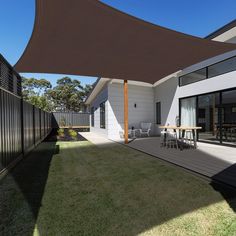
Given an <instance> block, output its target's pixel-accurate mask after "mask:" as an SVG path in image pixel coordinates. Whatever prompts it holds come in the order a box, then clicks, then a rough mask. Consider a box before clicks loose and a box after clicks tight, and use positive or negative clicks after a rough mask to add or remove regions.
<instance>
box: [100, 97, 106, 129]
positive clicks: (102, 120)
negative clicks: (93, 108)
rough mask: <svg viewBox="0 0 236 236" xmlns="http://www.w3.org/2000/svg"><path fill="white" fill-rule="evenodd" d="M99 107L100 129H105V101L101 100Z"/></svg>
mask: <svg viewBox="0 0 236 236" xmlns="http://www.w3.org/2000/svg"><path fill="white" fill-rule="evenodd" d="M99 108H100V129H106V104H105V101H104V102H101V103H100V105H99Z"/></svg>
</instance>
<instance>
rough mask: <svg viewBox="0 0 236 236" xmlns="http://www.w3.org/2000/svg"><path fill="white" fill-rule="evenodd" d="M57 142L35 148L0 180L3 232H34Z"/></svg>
mask: <svg viewBox="0 0 236 236" xmlns="http://www.w3.org/2000/svg"><path fill="white" fill-rule="evenodd" d="M58 151H59V146H58V145H56V143H55V142H54V143H53V142H51V143H43V144H40V145H39V146H38V147H36V148H35V150H33V151H32V152H31V153H30V154H29V155H28V156H27V157H26V158H25V159H24V160H22V161H21V162H20V163H19V164H18V165H17V166H16V167H15V168H14V169H13V170H12V171H11V172H10V173H9V174H8V175H7V176H6V177H4V178H3V179H2V180H1V182H0V190H1V191H0V192H1V197H0V204H1V205H0V206H1V220H0V223H1V229H0V232H1V233H0V234H1V235H33V231H34V228H35V222H36V220H37V216H38V212H39V208H40V207H41V202H42V197H43V194H44V189H45V185H46V182H47V178H48V173H49V167H50V163H51V160H52V157H53V155H54V154H55V153H56V152H58Z"/></svg>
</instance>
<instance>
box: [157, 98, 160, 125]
mask: <svg viewBox="0 0 236 236" xmlns="http://www.w3.org/2000/svg"><path fill="white" fill-rule="evenodd" d="M156 124H158V125H160V124H161V103H160V102H157V103H156Z"/></svg>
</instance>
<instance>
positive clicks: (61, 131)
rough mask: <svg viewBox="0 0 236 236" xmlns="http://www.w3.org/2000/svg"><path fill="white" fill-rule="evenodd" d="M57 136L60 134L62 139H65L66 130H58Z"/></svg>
mask: <svg viewBox="0 0 236 236" xmlns="http://www.w3.org/2000/svg"><path fill="white" fill-rule="evenodd" d="M57 134H58V135H59V136H60V137H64V135H65V131H64V129H58V130H57Z"/></svg>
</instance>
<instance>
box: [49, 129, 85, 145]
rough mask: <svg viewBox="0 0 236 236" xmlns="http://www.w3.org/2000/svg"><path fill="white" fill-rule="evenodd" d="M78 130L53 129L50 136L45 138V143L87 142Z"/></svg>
mask: <svg viewBox="0 0 236 236" xmlns="http://www.w3.org/2000/svg"><path fill="white" fill-rule="evenodd" d="M79 132H81V129H80V128H59V129H53V130H52V132H51V133H50V135H49V136H48V137H47V138H46V140H45V141H48V142H50V141H51V142H55V141H68V142H71V141H87V139H85V138H84V137H83V136H82V135H80V134H79Z"/></svg>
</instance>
